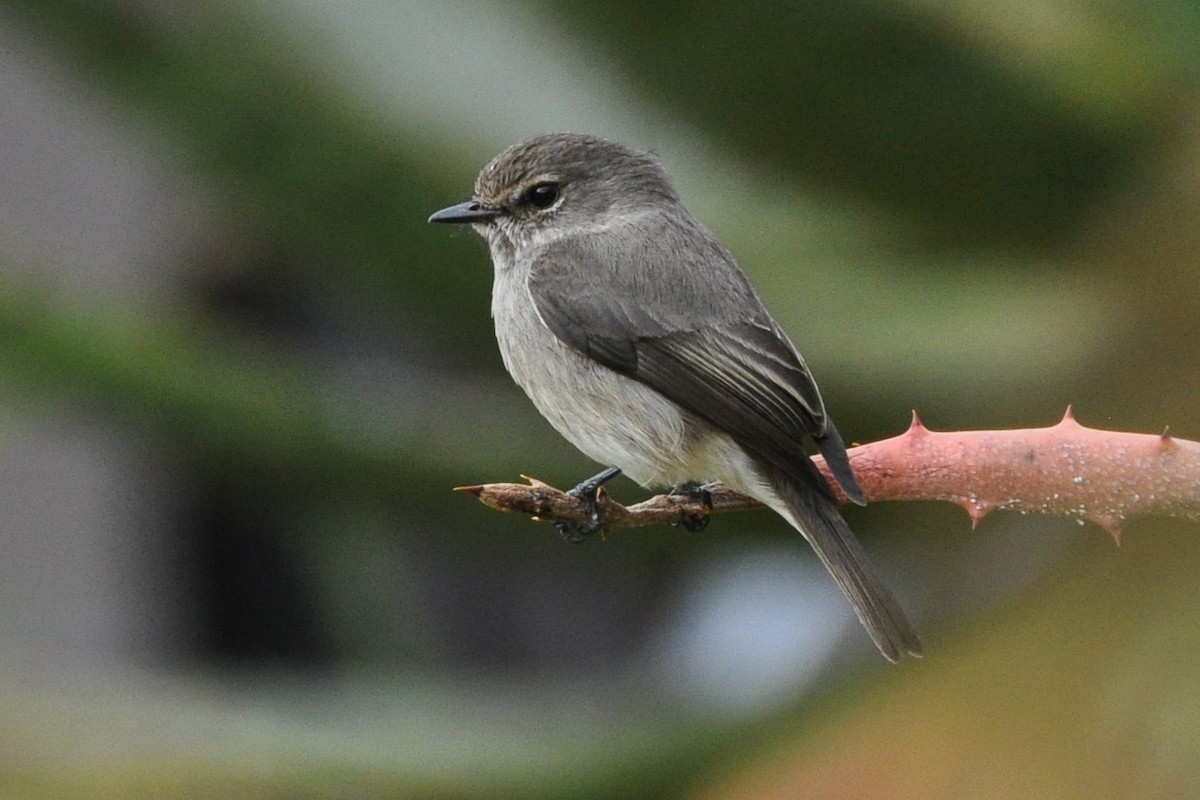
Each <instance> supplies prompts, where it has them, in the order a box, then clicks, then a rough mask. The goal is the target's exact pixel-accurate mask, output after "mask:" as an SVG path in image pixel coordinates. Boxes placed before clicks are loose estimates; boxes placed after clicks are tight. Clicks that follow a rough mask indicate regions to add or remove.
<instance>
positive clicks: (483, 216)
mask: <svg viewBox="0 0 1200 800" xmlns="http://www.w3.org/2000/svg"><path fill="white" fill-rule="evenodd" d="M500 214H501V211H500V209H498V208H490V207H488V206H485V205H484V204H483V203H481V202H479V201H478V200H468V201H466V202H465V203H459V204H458V205H456V206H450V207H449V208H443V209H442V210H441V211H435V212H433V214H431V215H430V217H429V221H430V222H457V223H462V222H487V221H488V220H491V219H495V218H496V217H498V216H500Z"/></svg>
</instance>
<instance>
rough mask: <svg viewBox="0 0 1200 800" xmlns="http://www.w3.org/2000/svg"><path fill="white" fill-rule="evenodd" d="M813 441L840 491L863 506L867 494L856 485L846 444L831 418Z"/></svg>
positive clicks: (856, 481)
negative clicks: (823, 430)
mask: <svg viewBox="0 0 1200 800" xmlns="http://www.w3.org/2000/svg"><path fill="white" fill-rule="evenodd" d="M813 441H815V442H816V443H817V449H818V450H820V451H821V455H823V456H824V457H825V464H826V465H827V466H828V467H829V471H830V472H832V473H833V477H834V479H835V480H837V482H838V485H839V486H841V487H842V491H843V492H845V493H846V497H848V498H850V502H852V503H854V504H856V505H860V506H865V505H866V504H867V496H866V495H865V494H864V493H863V490H862V487H861V486H859V485H858V479H857V478H855V477H854V470H853V469H851V468H850V458H849V456H847V455H846V445H845V443H843V442H842V435H841V434H840V433H838V429H837V428H835V427H833V421H832V420H828V421H827V422H826V423H825V433H824V434H822V435H820V436H814V437H813Z"/></svg>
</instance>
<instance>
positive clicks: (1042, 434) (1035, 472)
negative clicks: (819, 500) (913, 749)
mask: <svg viewBox="0 0 1200 800" xmlns="http://www.w3.org/2000/svg"><path fill="white" fill-rule="evenodd" d="M814 461H816V462H817V466H818V467H820V468H821V470H822V472H824V473H825V475H826V478H827V479H828V478H829V477H830V476H829V474H828V472H827V471H826V469H825V464H824V462H823V461H822V460H821V458H820V457H817V458H815V459H814ZM850 463H851V464H852V466H853V467H854V473H855V475H856V476H857V477H858V481H859V483H860V484H861V485H862V487H863V490H864V491H865V492H866V494H867V497H868V498H869V499H870V500H871V502H880V501H886V500H948V501H950V502H952V503H957V504H958V505H960V506H962V507H963V508H965V509H966V510H967V513H968V514H970V515H971V521H972V523H973V524H978V522H979V520H981V519H983V517H984V516H985V515H987V514H988V513H989V512H991V511H994V510H995V509H1004V510H1008V511H1018V512H1020V513H1030V512H1037V513H1042V514H1057V515H1060V516H1066V517H1073V518H1076V519H1080V520H1089V521H1091V522H1094V523H1096V524H1097V525H1100V526H1101V527H1103V528H1104V529H1105V530H1107V531H1108V532H1109V533H1110V534H1112V536H1113V538H1114V539H1117V540H1118V541H1120V532H1121V525H1122V523H1123V522H1124V521H1125V520H1126V519H1128V518H1130V517H1134V516H1139V515H1151V514H1157V515H1162V516H1174V517H1184V518H1188V519H1200V443H1197V442H1192V441H1188V440H1185V439H1176V438H1175V437H1173V436H1170V435H1169V434H1168V433H1167V432H1165V431H1164V432H1163V433H1162V434H1161V435H1157V436H1156V435H1153V434H1138V433H1121V432H1116V431H1101V430H1095V429H1093V428H1085V427H1083V426H1082V425H1080V424H1079V423H1078V422H1076V421H1075V417H1074V415H1072V413H1071V409H1070V408H1068V409H1067V413H1066V414H1065V415H1064V416H1063V419H1062V421H1061V422H1059V423H1058V424H1057V425H1054V426H1052V427H1049V428H1026V429H1021V430H1008V431H954V432H944V433H942V432H935V431H931V430H929V429H928V428H926V427H925V426H924V425H922V424H921V421H920V419H918V418H917V415H916V414H915V413H914V414H913V420H912V424H911V425H910V426H909V428H908V430H907V431H905V432H904V433H902V434H901V435H899V436H895V437H892V438H891V439H884V440H883V441H879V442H873V443H871V444H865V445H860V446H858V447H853V448H851V449H850ZM460 488H461V490H462V491H468V492H470V493H471V494H474V495H475V496H477V497H478V498H479V499H480V500H481V501H482V502H484V503H486V504H487V505H489V506H492V507H493V508H499V509H502V510H506V511H523V512H525V513H529V514H533V515H535V517H537V518H539V519H551V520H562V521H575V522H579V521H582V520H583V519H584V515H585V512H584V509H583V504H582V503H580V502H579V501H577V500H576V499H575V498H573V497H570V496H569V495H566V494H564V493H563V492H560V491H559V490H558V489H555V488H554V487H551V486H548V485H547V484H544V483H542V482H541V481H536V480H532V479H530V483H529V485H525V484H512V483H493V484H486V485H483V486H466V487H460ZM713 495H714V496H713V508H712V511H713V512H718V511H727V510H736V509H741V508H752V507H754V506H755V505H756V503H755V502H754V501H753V500H751V499H749V498H746V497H743V496H741V495H738V494H736V493H734V492H731V491H729V490H727V489H721V490H718V491H715V492H714V493H713ZM843 499H844V498H843ZM602 511H603V513H604V515H605V517H604V518H605V522H606V527H607V528H609V529H612V528H620V527H632V526H637V525H648V524H653V523H678V521H679V520H680V518H681V517H683V516H697V515H703V514H705V513H708V509H706V508H705V507H704V506H703V505H701V504H700V503H699V501H696V500H692V499H689V498H674V497H667V496H664V495H660V496H658V497H654V498H651V499H650V500H647V501H645V502H643V503H638V504H637V505H634V506H629V507H625V506H622V505H620V504H619V503H617V502H615V501H614V500H612V498H611V497H608V496H605V497H604V498H603V500H602Z"/></svg>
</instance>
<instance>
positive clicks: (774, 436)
mask: <svg viewBox="0 0 1200 800" xmlns="http://www.w3.org/2000/svg"><path fill="white" fill-rule="evenodd" d="M610 233H611V231H610ZM644 233H645V232H643V235H644ZM656 233H661V234H662V235H661V236H657V237H651V239H650V240H651V241H653V242H654V245H653V246H651V247H641V248H638V249H636V250H633V249H630V250H629V251H628V252H626V251H625V250H623V249H621V248H619V247H617V248H614V247H613V246H612V239H611V237H610V238H609V241H608V243H607V246H605V247H604V249H603V250H601V249H600V247H601V245H600V244H597V243H596V242H594V241H592V240H588V239H582V240H581V239H575V240H574V241H572V242H571V243H570V244H569V248H570V251H569V253H564V252H563V251H564V246H561V245H560V246H558V247H551V248H548V249H547V250H546V251H544V252H543V253H542V254H541V255H540V256H539V258H538V259H537V260H536V261H535V263H534V264H533V268H532V270H531V273H530V276H529V290H530V293H531V295H532V297H533V302H534V305H535V306H536V307H537V310H538V313H539V314H540V315H541V318H542V320H543V321H544V322H545V323H546V325H547V326H548V327H549V328H550V330H551V331H553V333H554V334H555V336H557V337H558V338H559V339H560V340H562V341H563V342H565V343H566V344H568V345H569V346H571V347H572V348H574V349H576V350H578V351H579V352H581V353H583V354H585V355H587V356H589V357H591V358H593V359H595V360H596V361H598V362H600V363H602V364H604V365H605V366H607V367H609V368H610V369H613V370H616V371H618V372H621V373H623V374H625V375H628V376H630V377H632V378H634V379H636V380H639V381H641V382H642V383H645V384H646V385H648V386H650V387H651V388H653V389H655V390H656V391H658V392H661V393H662V394H663V395H665V396H666V397H668V398H670V399H671V400H672V401H674V402H675V403H678V404H679V405H680V406H682V407H683V408H686V409H687V410H689V411H691V412H692V413H694V414H697V415H699V416H700V417H703V418H704V419H707V420H708V421H709V422H711V423H712V424H714V425H716V426H717V427H718V428H721V429H722V430H724V431H726V432H727V433H729V434H730V436H732V437H733V438H734V439H735V440H736V441H737V442H738V443H739V444H741V445H742V446H743V447H745V448H746V449H747V450H748V451H750V452H751V453H754V454H756V455H758V456H759V457H760V458H763V459H765V460H766V461H768V462H769V463H771V464H773V465H774V466H776V467H777V468H778V469H780V470H781V471H783V472H784V473H785V474H788V475H790V476H792V477H793V478H795V479H797V480H800V481H803V482H804V483H807V484H809V485H814V486H816V487H818V488H820V489H821V490H822V491H824V492H826V493H828V487H827V486H826V484H825V482H824V481H823V480H822V479H821V477H820V473H818V472H817V470H816V467H815V466H814V465H813V463H812V461H811V460H810V459H809V458H808V456H807V454H806V452H805V437H807V436H812V437H813V438H814V440H815V441H816V442H817V445H818V447H819V448H820V449H821V452H822V454H824V455H825V457H826V459H827V461H828V462H829V464H830V466H831V468H832V469H833V470H834V474H835V476H836V477H837V480H838V483H839V484H840V485H841V486H842V488H843V490H844V491H846V493H847V495H848V496H850V497H851V499H854V500H855V501H857V502H863V501H864V498H863V494H862V490H861V489H859V487H858V484H857V482H856V481H855V480H854V474H853V472H852V471H851V470H850V466H849V461H848V459H847V457H846V453H845V446H844V445H843V444H842V440H841V438H840V436H839V435H838V433H837V429H836V428H834V427H833V425H832V424H831V423H830V421H829V419H828V417H827V416H826V414H825V407H824V403H823V402H822V400H821V395H820V393H819V392H818V390H817V386H816V383H815V382H814V381H813V379H812V375H811V374H810V373H809V371H808V367H807V366H806V365H805V364H804V361H803V359H801V357H800V355H799V354H798V353H797V352H796V350H795V348H794V347H792V345H791V343H790V342H789V341H788V339H787V337H786V336H785V335H784V334H783V332H782V331H781V330H780V329H779V327H778V325H776V324H775V322H774V320H772V319H771V317H770V315H769V314H768V313H767V311H766V309H765V308H763V306H762V303H761V301H760V300H759V299H758V296H757V294H756V293H755V292H754V289H753V288H752V287H751V286H750V284H749V282H748V281H747V279H746V278H745V276H744V275H743V274H742V272H741V270H740V269H739V268H738V267H737V265H736V263H734V261H733V259H732V257H731V256H730V255H729V254H728V252H726V251H725V250H724V248H722V247H721V246H720V245H719V244H718V243H717V242H716V241H715V240H714V239H712V237H711V235H709V234H708V233H707V231H705V230H704V229H703V228H701V227H699V226H698V225H697V226H696V227H695V228H693V229H692V230H691V231H690V232H689V231H684V232H683V233H684V234H685V235H683V236H673V234H675V233H676V232H675V231H672V230H665V231H661V230H660V231H657V232H656ZM687 233H691V236H688V235H686V234H687ZM642 241H645V239H642ZM618 259H627V260H625V261H624V263H621V264H620V266H619V267H617V266H614V263H615V262H616V260H618ZM698 260H702V262H701V263H703V264H704V265H705V266H704V274H703V276H701V275H700V274H699V269H698V268H697V263H696V262H697V261H698Z"/></svg>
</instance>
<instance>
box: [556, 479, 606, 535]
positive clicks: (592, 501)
mask: <svg viewBox="0 0 1200 800" xmlns="http://www.w3.org/2000/svg"><path fill="white" fill-rule="evenodd" d="M620 474H621V470H620V468H618V467H609V468H608V469H606V470H604V471H603V472H600V473H597V474H596V475H593V476H592V477H590V478H588V479H587V480H586V481H583V482H582V483H580V484H579V485H578V486H576V487H575V488H574V489H570V490H568V491H567V494H569V495H571V496H572V497H578V498H579V499H580V500H582V501H583V502H584V504H585V505H586V506H587V512H588V521H587V522H585V523H579V522H556V523H554V527H556V528H558V535H559V536H561V537H562V538H563V541H566V542H570V543H571V544H579V543H580V542H582V541H584V540H586V539H587V538H588V537H589V536H591V535H592V534H594V533H596V532H597V531H599V530H600V529H601V528H602V527H604V520H603V519H601V516H600V505H599V503H597V502H596V492H597V491H598V490H599V489H600V487H601V486H603V485H604V484H605V483H607V482H608V481H611V480H612V479H613V478H615V477H617V476H618V475H620Z"/></svg>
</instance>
